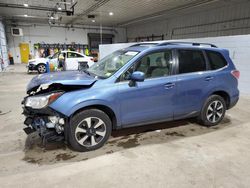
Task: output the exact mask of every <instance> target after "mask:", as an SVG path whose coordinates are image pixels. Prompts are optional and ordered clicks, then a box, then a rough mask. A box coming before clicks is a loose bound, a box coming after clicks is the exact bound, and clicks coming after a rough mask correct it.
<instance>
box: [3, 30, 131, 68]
mask: <svg viewBox="0 0 250 188" xmlns="http://www.w3.org/2000/svg"><path fill="white" fill-rule="evenodd" d="M10 28H11V27H10V26H8V27H7V29H6V31H7V32H6V33H7V40H8V47H9V49H10V52H11V53H12V55H13V57H14V61H15V63H20V62H21V60H20V49H19V44H20V42H27V43H29V44H30V50H31V53H33V52H34V47H33V45H34V44H35V43H67V44H70V43H72V42H75V43H80V44H88V37H87V34H88V33H98V32H99V31H98V29H94V30H93V29H76V28H74V29H72V28H70V29H67V28H61V27H60V28H59V27H49V26H34V25H30V26H21V27H19V26H18V28H22V29H23V36H22V37H19V36H12V35H11V30H10ZM116 31H117V32H114V31H111V30H103V33H112V34H114V35H115V37H114V41H115V42H125V41H126V30H125V29H122V28H116Z"/></svg>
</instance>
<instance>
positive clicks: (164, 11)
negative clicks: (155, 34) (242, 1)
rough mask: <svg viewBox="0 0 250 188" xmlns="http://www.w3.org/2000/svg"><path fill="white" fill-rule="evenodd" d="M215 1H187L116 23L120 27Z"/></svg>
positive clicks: (214, 0)
mask: <svg viewBox="0 0 250 188" xmlns="http://www.w3.org/2000/svg"><path fill="white" fill-rule="evenodd" d="M216 1H219V0H197V1H196V2H194V3H188V4H186V5H181V6H178V7H175V8H172V9H166V10H163V11H160V12H157V13H154V14H150V15H146V16H142V17H138V18H135V19H132V20H129V21H126V22H123V23H119V24H117V25H118V26H120V27H125V26H128V25H131V24H135V23H138V22H143V21H147V20H151V19H154V18H159V17H162V16H165V15H168V14H171V13H175V12H177V11H182V10H186V9H190V8H194V7H199V6H203V5H206V4H210V3H213V2H216Z"/></svg>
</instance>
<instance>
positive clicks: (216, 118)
mask: <svg viewBox="0 0 250 188" xmlns="http://www.w3.org/2000/svg"><path fill="white" fill-rule="evenodd" d="M225 113H226V102H225V100H224V99H223V98H222V97H221V96H219V95H211V96H210V97H208V98H207V100H206V102H205V103H204V105H203V107H202V110H201V113H200V115H199V117H198V121H199V123H200V124H201V125H205V126H207V127H211V126H215V125H218V124H219V123H220V122H221V121H222V120H223V118H224V116H225Z"/></svg>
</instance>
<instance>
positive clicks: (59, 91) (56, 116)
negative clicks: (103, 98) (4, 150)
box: [22, 72, 97, 143]
mask: <svg viewBox="0 0 250 188" xmlns="http://www.w3.org/2000/svg"><path fill="white" fill-rule="evenodd" d="M96 81H97V79H95V78H94V77H92V76H90V75H87V74H85V73H79V72H62V73H60V74H59V73H52V74H43V75H42V76H41V75H39V76H36V77H34V78H33V79H32V80H31V82H30V83H29V84H28V86H27V94H28V96H27V97H25V98H24V100H23V101H22V105H23V114H24V116H25V117H26V119H25V121H24V124H25V125H26V126H27V127H26V128H24V131H25V132H26V133H27V134H30V133H32V132H34V131H37V132H38V134H39V136H41V138H42V139H43V141H44V142H45V143H46V142H47V141H61V140H66V141H67V135H66V134H67V132H68V131H66V128H67V127H68V126H67V124H68V121H69V120H68V117H66V116H65V115H63V114H61V113H59V112H57V111H56V110H55V109H52V108H50V104H52V103H53V102H54V101H56V100H57V99H58V98H59V97H62V96H63V95H64V93H67V92H73V91H76V90H82V89H87V88H90V87H91V86H92V85H93V84H94V83H95V82H96Z"/></svg>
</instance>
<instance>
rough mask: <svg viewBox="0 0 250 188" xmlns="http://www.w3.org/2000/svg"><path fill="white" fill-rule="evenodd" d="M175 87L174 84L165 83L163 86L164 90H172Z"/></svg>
mask: <svg viewBox="0 0 250 188" xmlns="http://www.w3.org/2000/svg"><path fill="white" fill-rule="evenodd" d="M174 86H175V83H167V84H165V85H164V87H165V89H172V88H173V87H174Z"/></svg>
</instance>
